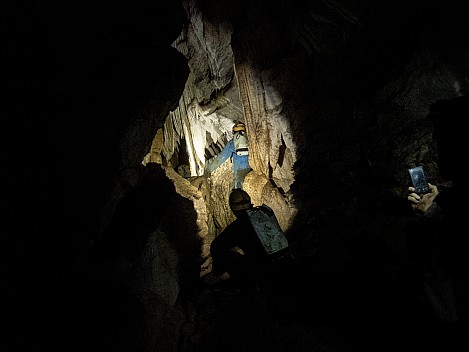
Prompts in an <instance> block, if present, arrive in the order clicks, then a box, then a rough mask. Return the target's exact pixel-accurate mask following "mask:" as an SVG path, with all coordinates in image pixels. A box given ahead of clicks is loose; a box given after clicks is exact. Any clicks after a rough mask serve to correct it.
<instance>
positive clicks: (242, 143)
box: [205, 122, 252, 189]
mask: <svg viewBox="0 0 469 352" xmlns="http://www.w3.org/2000/svg"><path fill="white" fill-rule="evenodd" d="M232 132H233V138H232V139H231V140H230V141H229V142H228V143H227V144H226V146H225V147H224V148H223V150H222V151H221V152H220V154H218V155H217V156H215V157H213V158H212V159H210V160H208V162H207V163H206V165H205V175H210V174H211V173H212V172H213V171H215V170H216V169H217V168H218V167H220V166H221V165H222V164H223V163H224V162H225V161H226V160H227V159H228V158H229V159H230V161H231V163H232V170H233V177H234V185H233V189H237V188H243V182H244V178H245V177H246V175H247V174H248V173H249V172H250V171H251V170H252V169H251V166H250V165H249V155H248V154H249V150H248V148H249V146H248V138H247V133H246V126H245V124H244V123H243V122H236V123H235V124H234V126H233V130H232Z"/></svg>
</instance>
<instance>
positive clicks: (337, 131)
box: [2, 0, 469, 352]
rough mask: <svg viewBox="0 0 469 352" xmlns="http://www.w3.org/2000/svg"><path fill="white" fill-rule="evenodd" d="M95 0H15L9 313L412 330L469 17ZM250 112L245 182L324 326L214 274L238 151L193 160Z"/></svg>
mask: <svg viewBox="0 0 469 352" xmlns="http://www.w3.org/2000/svg"><path fill="white" fill-rule="evenodd" d="M91 3H92V2H90V6H89V7H87V6H85V5H86V4H83V6H81V5H80V6H79V7H76V6H72V5H63V7H60V6H59V7H57V8H55V7H53V6H52V5H51V4H46V3H45V2H43V4H38V3H37V2H34V5H33V4H31V6H30V7H28V6H27V5H25V7H24V8H22V9H17V8H16V5H13V4H12V5H11V7H12V11H11V13H12V16H11V19H9V20H8V21H9V22H8V24H9V25H11V28H10V29H11V30H10V31H7V35H6V36H7V38H6V40H5V41H4V46H5V49H6V50H5V53H6V57H7V64H5V66H4V68H5V71H6V73H7V75H6V77H7V80H6V82H7V87H8V89H9V96H8V97H7V99H6V100H7V103H6V107H5V111H6V112H7V114H5V116H7V118H6V119H5V125H4V126H5V127H4V129H3V130H4V131H5V136H4V137H5V138H3V139H2V141H3V142H4V143H5V146H4V148H3V150H4V151H7V154H6V155H7V160H6V162H5V163H4V165H5V168H7V169H8V170H7V171H5V172H4V174H5V176H6V178H7V181H6V182H5V188H7V189H8V190H9V191H11V192H7V195H6V197H7V198H6V201H5V204H7V210H6V211H5V214H6V218H7V220H9V221H11V223H7V224H6V225H7V226H5V228H7V229H9V230H8V231H7V232H8V234H7V235H6V236H7V240H6V243H7V246H6V248H7V249H11V251H9V252H10V253H8V255H7V257H6V262H7V264H8V265H6V267H7V269H10V268H12V272H11V275H9V276H8V278H7V281H8V282H7V285H8V290H6V291H5V292H6V294H7V303H9V302H10V301H11V302H12V303H13V304H11V305H10V306H11V307H14V310H15V309H16V311H13V312H12V314H11V315H9V314H7V318H8V320H11V321H12V322H14V323H12V324H11V326H13V327H16V326H19V325H20V324H19V323H18V324H17V322H18V319H19V320H21V319H22V318H21V317H23V316H26V315H28V316H29V315H31V314H30V313H31V312H33V313H37V314H32V315H33V316H35V317H37V318H35V319H36V320H34V318H33V321H32V322H31V321H28V324H27V326H33V325H34V326H35V327H37V330H36V331H37V332H36V333H35V337H37V338H34V339H29V338H27V337H28V336H24V334H26V333H25V332H24V331H23V332H21V333H20V334H19V335H15V334H14V333H12V334H9V333H8V332H7V334H6V335H7V336H8V335H10V336H13V337H14V341H13V342H14V343H18V341H22V343H24V344H27V346H25V348H24V349H25V350H36V349H38V345H39V346H41V347H42V349H47V350H61V351H62V350H69V351H70V350H72V351H73V350H75V349H76V350H87V351H89V350H90V349H91V350H93V349H94V348H95V349H96V350H107V351H114V350H116V351H117V350H119V351H121V350H126V349H127V350H129V351H130V350H145V351H150V350H158V351H178V352H186V351H187V352H188V351H199V350H204V351H207V352H209V351H217V352H219V351H229V350H230V348H231V349H232V350H246V351H251V350H252V351H261V350H269V351H277V350H281V351H284V350H291V351H295V350H298V351H300V350H315V348H314V346H316V345H317V346H319V347H318V348H317V349H318V350H319V349H320V348H322V349H324V346H330V349H334V348H337V350H340V349H341V347H340V346H336V345H335V344H336V343H337V341H341V339H342V338H343V334H341V333H340V332H338V331H336V330H335V329H332V328H330V324H329V323H331V321H336V322H337V321H340V322H342V323H343V322H344V321H345V323H344V324H342V325H341V324H338V325H341V326H342V327H343V326H344V325H345V326H346V328H348V327H351V328H352V333H350V334H348V335H349V336H350V335H353V334H354V333H357V338H356V340H357V341H354V342H355V343H357V344H358V346H357V350H363V349H361V348H360V347H362V345H361V344H360V343H361V342H363V341H364V340H365V339H366V337H367V336H371V335H373V333H372V332H376V331H374V330H373V331H372V332H370V330H366V329H364V330H366V335H367V336H361V335H360V334H359V331H356V330H358V329H359V327H360V326H361V325H360V324H357V323H356V321H354V320H353V319H351V318H350V317H367V318H369V322H374V321H376V319H378V320H379V321H380V322H384V321H385V320H386V319H387V318H388V319H389V321H390V322H392V323H394V324H391V323H390V324H386V329H389V336H392V339H391V338H389V336H388V335H386V332H387V331H385V332H382V331H378V333H381V334H383V335H379V334H378V335H377V336H380V337H383V338H382V340H383V341H389V340H394V339H395V338H396V336H400V334H399V333H398V330H394V329H395V327H401V326H405V324H406V322H405V321H403V320H399V319H397V318H396V317H395V316H393V315H392V312H390V311H391V310H392V308H396V311H399V310H398V309H397V308H400V307H402V306H399V305H398V304H397V303H396V301H395V297H398V296H399V295H398V294H399V293H401V292H402V291H401V290H400V289H401V288H402V289H404V288H403V287H401V286H397V288H396V286H395V285H394V284H397V281H392V279H393V278H394V277H395V276H394V275H396V272H400V271H401V270H404V269H405V264H406V260H407V259H408V257H407V255H408V253H407V248H406V245H405V241H404V236H403V232H404V229H405V228H406V225H407V223H408V221H409V218H408V217H407V216H408V213H407V212H406V211H407V208H405V205H404V204H402V202H401V201H402V199H403V198H402V196H403V192H405V189H406V187H407V185H408V181H409V180H408V179H407V177H408V176H407V168H408V167H410V166H415V165H416V164H424V165H425V166H426V168H427V170H428V173H429V175H430V176H431V177H432V179H433V180H434V181H435V182H437V181H440V178H441V177H440V173H439V170H438V167H437V163H436V153H435V150H434V145H433V144H432V142H433V140H432V133H431V132H432V130H431V124H430V123H429V122H428V121H427V120H426V117H427V115H428V112H429V105H430V104H431V103H432V102H435V101H437V100H442V99H447V98H452V97H456V96H458V95H461V94H467V93H468V84H469V83H468V73H467V72H468V69H467V67H468V66H469V65H468V62H467V58H468V57H469V55H468V47H467V44H466V43H467V38H468V33H467V25H466V19H463V18H456V17H451V18H450V17H448V16H449V15H450V13H449V11H448V12H447V11H446V10H445V9H444V5H441V6H439V7H436V6H435V7H432V6H433V5H431V4H425V11H423V10H422V9H421V8H419V7H418V6H417V5H412V4H410V5H409V4H407V3H406V4H405V6H399V4H398V3H397V4H396V2H395V1H393V2H385V3H384V4H379V5H376V4H374V2H373V1H371V2H370V1H366V0H361V1H353V2H351V1H345V0H339V1H320V2H319V1H309V2H308V1H302V0H293V1H288V2H286V1H276V0H273V1H263V0H255V1H239V2H235V1H229V0H222V1H220V0H199V1H190V0H187V1H182V2H181V3H178V2H175V1H173V2H171V4H170V3H169V2H168V6H163V5H162V4H160V3H157V2H154V3H153V2H147V1H133V2H130V3H129V4H127V5H126V6H121V5H119V4H114V3H113V4H112V5H106V6H103V5H97V4H94V3H93V5H91ZM6 13H10V12H8V11H7V12H6ZM461 13H463V12H461ZM15 14H19V15H18V16H16V15H15ZM461 17H462V16H461ZM9 18H10V17H9ZM12 19H13V20H12ZM235 120H243V121H244V122H245V123H246V125H247V131H248V134H249V136H250V163H251V166H252V168H253V171H252V172H251V173H250V174H249V175H248V176H247V178H246V185H245V189H246V190H247V191H248V192H249V194H250V195H251V197H252V200H253V203H254V204H255V205H258V204H262V203H265V204H267V205H269V206H270V207H271V208H272V209H273V210H274V211H275V213H276V215H277V217H278V218H279V223H280V225H281V226H282V228H283V229H284V230H285V231H286V232H287V235H288V238H289V240H290V242H291V246H292V249H293V250H294V253H295V255H296V257H297V258H298V259H299V260H300V261H301V263H302V270H304V272H303V271H301V272H302V273H304V276H303V278H305V280H306V281H305V282H302V284H304V286H303V287H301V288H300V289H299V291H302V289H307V291H306V292H308V293H311V292H312V294H311V295H310V301H307V302H304V301H301V300H300V303H304V307H305V312H307V313H308V314H310V318H311V319H308V317H307V319H306V321H309V322H311V321H313V320H314V318H316V319H315V320H314V324H315V326H314V328H311V329H310V328H305V327H304V326H303V327H301V328H298V326H297V323H298V322H296V321H295V322H293V323H292V324H288V323H285V322H282V323H279V322H278V321H276V320H272V319H271V318H270V312H267V311H265V310H264V307H265V305H264V304H265V301H263V298H262V297H260V296H258V295H255V294H253V295H244V296H239V297H237V298H233V297H232V296H224V295H219V294H218V295H217V293H216V292H215V293H214V292H212V293H208V292H206V291H203V290H200V281H199V276H201V275H202V276H203V275H205V274H206V273H207V272H209V271H210V268H211V267H210V265H211V263H210V257H209V246H210V242H211V240H212V239H213V238H214V236H216V235H217V234H218V233H219V232H220V231H221V230H222V229H223V228H224V227H225V226H226V225H228V224H229V223H230V222H231V221H232V220H233V215H232V214H231V212H230V211H229V208H228V204H227V197H228V194H229V192H230V190H231V185H232V175H231V170H230V164H229V163H230V162H229V160H228V161H227V162H226V164H224V165H223V166H222V167H220V168H219V169H218V170H217V171H216V172H214V173H213V174H212V175H211V177H210V178H209V179H201V178H197V176H200V175H202V174H203V167H204V164H205V162H206V160H207V159H208V158H210V157H213V156H214V155H216V154H217V153H219V152H220V150H221V149H222V148H223V146H224V145H225V144H226V143H227V141H228V140H229V139H230V138H231V127H232V124H233V122H234V121H235ZM10 125H11V126H10ZM10 151H11V153H10ZM2 155H3V154H2ZM144 165H145V166H144ZM148 178H150V180H149V179H148ZM149 181H150V182H149ZM10 194H11V195H10ZM153 199H154V201H153ZM129 204H130V205H129ZM122 209H124V210H122ZM8 225H11V226H8ZM25 278H28V279H27V280H26V279H25ZM377 282H378V284H376V283H377ZM375 284H376V285H378V286H376V285H375ZM393 289H396V290H397V291H399V292H397V293H396V292H395V291H393ZM308 290H309V291H308ZM31 292H34V295H36V296H35V298H36V300H32V299H31ZM388 293H389V294H388ZM393 293H396V295H393ZM58 296H59V297H58ZM370 296H373V297H370ZM303 298H304V297H302V299H303ZM368 298H369V299H370V300H371V301H372V303H373V304H371V303H369V302H370V301H369V300H367V299H368ZM308 299H309V298H308ZM312 302H313V303H316V306H315V307H314V308H315V309H312V308H311V303H312ZM357 302H358V303H357ZM383 302H385V303H383ZM398 303H402V302H398ZM393 304H395V305H396V306H397V307H396V306H394V305H393ZM313 306H314V304H313ZM371 306H372V307H373V308H370V307H371ZM16 307H18V308H16ZM64 307H68V308H69V309H70V311H69V310H67V309H65V310H64V309H63V308H64ZM386 307H388V308H386ZM389 307H391V308H389ZM308 309H312V310H311V311H309V310H308ZM373 310H374V311H373ZM399 312H401V311H399ZM44 316H52V323H51V324H52V327H51V329H49V326H45V325H44V324H43V320H42V317H44ZM10 318H11V319H10ZM380 319H382V320H380ZM364 320H365V319H363V321H360V322H364ZM325 322H327V323H325ZM279 324H280V325H279ZM281 324H283V325H281ZM332 325H333V324H332ZM378 325H379V324H377V326H378ZM416 325H418V324H416ZM318 326H319V328H318ZM367 327H368V328H373V327H372V326H371V327H370V326H369V325H367ZM43 328H44V329H43ZM20 330H21V329H20ZM46 330H47V331H46ZM50 331H54V332H56V333H55V337H54V341H53V344H52V346H51V341H50V340H49V338H48V336H50ZM233 331H236V334H235V335H236V336H233ZM394 332H396V333H394ZM404 333H405V331H404ZM404 335H405V334H404ZM18 336H19V337H18ZM239 336H244V340H243V339H242V338H240V339H237V338H238V337H239ZM292 340H295V342H296V345H295V346H292V345H291V341H292ZM352 340H353V339H352ZM233 341H235V342H233ZM72 342H76V344H74V345H73V346H70V345H71V344H72ZM344 343H345V342H344ZM396 344H397V346H396V348H395V349H394V350H402V348H400V347H401V346H399V345H398V342H396ZM6 345H7V346H8V341H7V342H6ZM246 346H250V347H249V348H248V347H246ZM305 346H306V347H305ZM39 349H41V348H39ZM342 350H347V348H343V349H342ZM378 350H380V348H378Z"/></svg>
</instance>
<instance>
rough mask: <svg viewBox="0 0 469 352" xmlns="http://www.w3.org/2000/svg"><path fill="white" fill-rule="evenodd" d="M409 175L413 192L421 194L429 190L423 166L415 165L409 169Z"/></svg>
mask: <svg viewBox="0 0 469 352" xmlns="http://www.w3.org/2000/svg"><path fill="white" fill-rule="evenodd" d="M409 175H410V179H411V180H412V186H413V187H414V188H415V193H417V194H423V193H428V192H430V187H428V182H427V178H426V177H425V172H424V171H423V166H416V167H413V168H412V169H409Z"/></svg>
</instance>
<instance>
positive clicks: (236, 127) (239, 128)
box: [233, 121, 246, 133]
mask: <svg viewBox="0 0 469 352" xmlns="http://www.w3.org/2000/svg"><path fill="white" fill-rule="evenodd" d="M239 131H244V132H246V125H245V124H244V122H241V121H237V122H236V123H235V124H234V126H233V133H236V132H239Z"/></svg>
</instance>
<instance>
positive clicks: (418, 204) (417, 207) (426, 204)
mask: <svg viewBox="0 0 469 352" xmlns="http://www.w3.org/2000/svg"><path fill="white" fill-rule="evenodd" d="M428 187H429V188H430V192H429V193H425V194H422V195H418V194H417V193H415V188H414V187H409V192H410V194H409V195H408V196H407V199H408V200H409V201H410V202H411V203H412V208H413V209H414V211H416V212H418V213H422V214H423V213H425V212H426V211H427V210H428V208H430V206H431V205H432V204H433V201H434V200H435V197H436V196H437V195H438V187H437V186H435V185H432V184H431V183H429V184H428Z"/></svg>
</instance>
